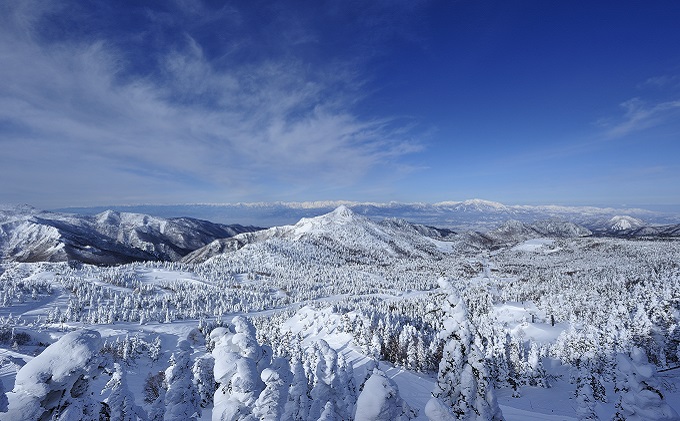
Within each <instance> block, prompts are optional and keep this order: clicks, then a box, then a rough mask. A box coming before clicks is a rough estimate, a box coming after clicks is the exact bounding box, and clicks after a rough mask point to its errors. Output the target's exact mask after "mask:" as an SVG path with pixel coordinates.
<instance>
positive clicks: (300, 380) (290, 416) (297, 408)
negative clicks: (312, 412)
mask: <svg viewBox="0 0 680 421" xmlns="http://www.w3.org/2000/svg"><path fill="white" fill-rule="evenodd" d="M291 368H292V372H293V379H292V381H291V385H290V388H289V392H288V402H287V403H286V407H285V413H284V417H283V419H285V420H291V421H305V420H306V419H307V415H308V414H309V399H310V397H309V392H310V387H309V383H308V380H307V374H306V373H305V369H304V366H303V365H302V362H301V361H300V360H299V359H297V358H294V359H293V361H292V363H291Z"/></svg>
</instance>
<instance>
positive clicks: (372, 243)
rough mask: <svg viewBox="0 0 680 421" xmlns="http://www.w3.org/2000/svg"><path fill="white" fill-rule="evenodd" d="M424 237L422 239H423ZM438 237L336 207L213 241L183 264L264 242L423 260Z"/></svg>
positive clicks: (434, 248) (431, 231)
mask: <svg viewBox="0 0 680 421" xmlns="http://www.w3.org/2000/svg"><path fill="white" fill-rule="evenodd" d="M424 234H425V235H424ZM428 235H431V236H440V231H438V230H436V229H434V228H429V229H428V227H423V226H418V225H413V224H410V223H408V222H406V221H403V220H386V221H381V222H375V221H373V220H371V219H369V218H367V217H365V216H361V215H357V214H356V213H354V212H353V211H352V210H351V209H350V208H348V207H347V206H344V205H340V206H339V207H338V208H336V209H335V210H333V211H331V212H329V213H327V214H324V215H320V216H317V217H313V218H302V219H301V220H300V221H299V222H298V223H296V224H294V225H284V226H280V227H273V228H269V229H266V230H262V231H257V232H250V233H243V234H239V235H235V236H234V237H231V238H226V239H220V240H215V241H213V242H212V243H210V244H208V245H207V246H205V247H203V248H201V249H198V250H196V251H194V252H193V253H190V254H189V255H187V256H186V257H185V258H184V259H182V261H183V262H187V263H196V262H203V261H205V260H207V259H209V258H211V257H213V256H217V255H219V254H222V253H225V252H230V251H235V250H238V249H241V248H242V247H245V246H248V245H253V246H255V245H258V244H259V246H258V247H261V245H262V244H264V243H265V242H267V241H272V240H276V241H277V242H278V243H285V245H284V246H280V247H279V248H285V249H293V248H300V247H314V248H318V249H326V250H336V251H337V252H338V254H340V253H345V254H347V252H351V254H352V255H355V256H358V257H359V256H361V257H366V256H372V255H375V254H376V253H380V254H388V255H392V256H394V255H409V256H425V255H428V256H430V255H436V254H437V253H438V249H437V242H436V240H435V239H433V238H430V237H428Z"/></svg>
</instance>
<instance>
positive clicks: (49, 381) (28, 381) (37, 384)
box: [3, 330, 102, 421]
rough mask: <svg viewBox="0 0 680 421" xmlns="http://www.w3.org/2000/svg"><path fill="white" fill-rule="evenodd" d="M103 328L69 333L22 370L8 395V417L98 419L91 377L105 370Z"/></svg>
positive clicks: (28, 418)
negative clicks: (100, 333) (99, 330)
mask: <svg viewBox="0 0 680 421" xmlns="http://www.w3.org/2000/svg"><path fill="white" fill-rule="evenodd" d="M101 347H102V341H101V336H100V335H99V332H96V331H92V330H78V331H75V332H71V333H67V334H66V335H64V336H62V337H61V339H59V340H58V341H57V342H55V343H53V344H52V345H50V346H49V347H47V348H46V349H45V350H44V351H43V352H42V353H41V354H40V355H38V356H37V357H35V358H34V359H32V360H31V361H29V362H28V363H27V364H26V365H25V366H23V367H22V368H21V370H19V372H18V373H17V376H16V380H15V383H14V389H13V390H12V392H11V393H9V395H8V399H9V410H8V412H7V414H6V415H4V416H3V419H8V420H16V421H21V420H26V421H35V420H48V419H49V420H61V421H66V420H69V421H70V420H74V421H75V420H97V419H98V418H99V409H100V405H99V403H98V402H95V401H94V400H93V399H92V391H91V390H90V382H91V380H92V379H93V378H94V377H96V376H98V375H99V374H100V373H101V367H100V360H101V357H100V354H99V350H100V349H101Z"/></svg>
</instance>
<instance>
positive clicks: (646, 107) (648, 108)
mask: <svg viewBox="0 0 680 421" xmlns="http://www.w3.org/2000/svg"><path fill="white" fill-rule="evenodd" d="M621 108H623V109H624V110H625V113H624V116H623V119H622V121H620V122H617V123H615V124H613V125H609V127H608V128H607V135H608V137H610V138H616V137H622V136H626V135H628V134H630V133H633V132H637V131H641V130H645V129H649V128H652V127H655V126H659V125H661V124H664V123H666V122H668V121H672V120H674V119H677V118H678V117H680V101H679V100H673V101H665V102H659V103H655V104H648V103H646V102H645V101H643V100H641V99H639V98H633V99H631V100H628V101H626V102H624V103H622V104H621Z"/></svg>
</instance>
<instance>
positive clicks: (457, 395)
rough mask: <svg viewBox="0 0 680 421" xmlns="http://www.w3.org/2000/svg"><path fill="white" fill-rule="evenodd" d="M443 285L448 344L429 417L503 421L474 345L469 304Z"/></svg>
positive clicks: (443, 335)
mask: <svg viewBox="0 0 680 421" xmlns="http://www.w3.org/2000/svg"><path fill="white" fill-rule="evenodd" d="M439 285H440V287H441V288H442V289H443V290H444V292H445V293H446V294H447V297H446V299H445V301H444V305H443V310H444V313H445V314H446V319H445V320H444V330H443V331H442V332H441V338H442V339H444V340H445V341H446V343H445V345H444V351H443V355H442V360H441V362H440V364H439V374H438V376H437V384H436V385H435V389H434V391H433V392H432V394H433V398H432V399H430V400H429V401H428V403H427V405H426V406H425V414H426V415H427V417H428V418H429V419H430V420H431V421H449V420H457V419H465V420H501V419H502V414H501V411H500V408H499V407H498V403H497V402H496V399H495V394H494V391H493V383H492V382H490V380H489V378H488V373H487V370H486V368H485V362H484V355H483V353H482V352H481V351H480V349H479V348H478V346H477V345H476V344H475V342H474V341H473V333H472V332H471V328H470V324H469V321H468V314H467V308H466V306H465V303H464V302H463V300H462V299H461V298H460V296H459V295H458V293H457V292H456V291H455V290H454V289H453V287H452V286H451V284H450V283H449V282H448V281H447V280H445V279H440V280H439Z"/></svg>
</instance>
